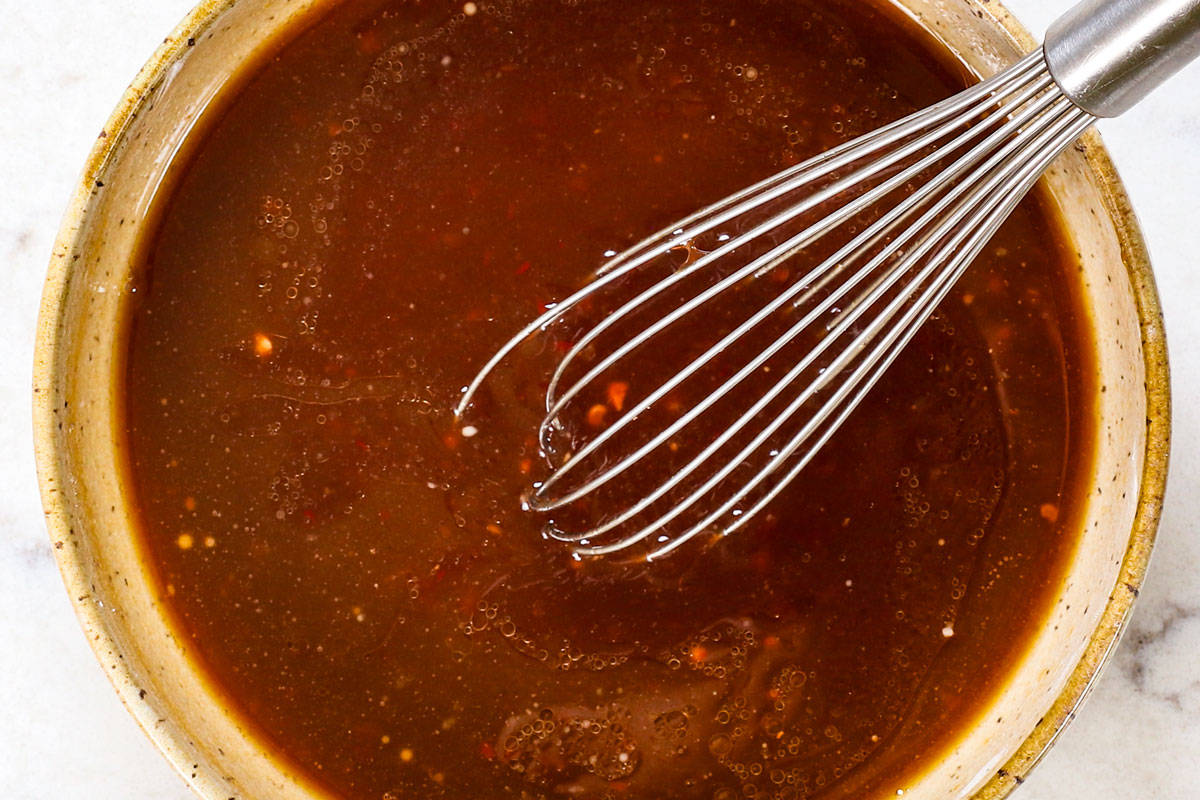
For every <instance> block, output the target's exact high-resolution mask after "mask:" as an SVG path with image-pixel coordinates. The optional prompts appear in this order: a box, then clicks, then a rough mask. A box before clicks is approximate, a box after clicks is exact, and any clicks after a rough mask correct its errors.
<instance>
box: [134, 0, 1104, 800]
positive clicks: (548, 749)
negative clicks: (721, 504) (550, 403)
mask: <svg viewBox="0 0 1200 800" xmlns="http://www.w3.org/2000/svg"><path fill="white" fill-rule="evenodd" d="M466 12H471V13H466ZM963 83H964V77H963V75H962V74H961V72H960V71H958V70H957V69H955V68H954V67H953V65H952V64H951V62H950V61H949V60H948V58H947V57H946V55H945V54H944V53H942V52H939V51H938V50H936V49H935V48H934V47H933V45H932V44H931V43H930V41H929V40H928V39H927V38H926V37H924V35H922V34H920V33H919V32H918V31H916V30H914V29H912V28H911V27H910V26H908V25H902V24H901V23H900V22H899V18H898V16H897V15H895V14H894V13H892V12H890V11H888V10H886V9H883V8H878V7H876V6H874V5H871V4H864V3H860V2H850V0H762V1H761V2H759V1H757V0H756V1H753V2H752V1H751V0H704V2H702V3H668V2H663V1H662V0H629V1H628V2H620V3H618V2H599V1H598V0H572V2H549V1H548V0H546V1H541V0H539V1H537V2H513V3H491V2H479V3H478V5H476V4H475V3H468V4H466V6H463V5H461V4H449V3H443V2H418V3H406V2H404V3H402V2H397V0H363V2H347V3H341V4H336V5H331V6H330V8H329V9H328V11H327V12H323V13H322V15H321V16H319V17H318V18H316V19H314V20H313V21H312V23H311V24H310V25H309V26H308V27H307V28H305V29H304V30H302V31H301V30H297V31H295V32H294V33H293V35H292V38H291V39H290V40H289V41H288V42H287V43H286V44H285V45H284V46H283V47H281V49H280V50H279V51H278V52H277V53H276V54H275V55H274V56H273V57H272V58H270V59H269V60H267V61H265V62H264V63H262V64H260V65H259V66H258V67H257V69H256V70H255V71H254V72H253V73H252V74H249V75H247V76H244V78H243V84H242V85H241V88H240V89H239V90H238V91H237V92H236V93H235V94H233V95H232V96H231V97H229V98H228V99H227V100H226V101H225V103H224V104H223V105H222V106H221V108H220V109H219V110H218V111H217V112H214V115H213V116H212V117H211V119H210V120H209V121H208V123H207V125H206V127H205V129H204V131H203V134H202V138H199V139H197V140H196V141H195V142H194V143H193V147H192V150H191V154H190V155H189V156H188V161H187V162H186V164H185V165H183V168H182V169H181V172H180V175H179V178H178V180H177V181H176V182H175V184H174V185H173V186H172V187H171V188H170V190H169V191H165V192H164V193H163V195H162V197H161V198H159V201H158V208H157V213H158V215H159V220H160V221H159V222H158V224H157V227H156V228H155V230H154V232H153V234H152V235H151V236H150V237H148V238H147V240H146V244H145V248H144V262H145V264H144V268H143V269H142V270H141V272H140V277H139V279H138V287H137V288H138V291H137V292H136V295H135V297H136V298H137V300H136V302H135V303H133V304H132V306H133V307H132V308H131V311H130V315H129V336H128V341H129V349H128V366H127V381H126V392H125V398H124V400H125V404H126V408H127V417H126V418H127V424H128V452H129V463H130V478H131V482H132V486H133V488H134V490H135V492H136V496H137V498H138V500H139V503H140V507H141V514H142V522H143V526H142V531H141V536H142V539H143V544H144V547H145V552H146V557H147V561H148V563H149V565H150V566H151V567H152V569H153V571H154V573H155V575H156V576H157V579H158V581H159V585H160V588H161V594H162V597H163V599H164V602H165V603H166V604H167V606H168V607H169V609H170V611H171V612H172V614H173V616H174V617H175V619H176V621H177V624H178V625H179V627H180V629H181V630H182V631H183V632H184V633H185V635H186V637H187V639H188V640H189V642H190V648H191V650H192V652H193V653H194V654H195V655H196V657H197V659H199V660H200V661H201V662H202V664H203V666H204V668H205V670H206V671H207V673H208V674H209V675H210V676H211V678H212V679H213V680H214V681H215V683H216V684H217V685H218V686H219V687H220V688H221V690H222V691H223V693H224V694H225V696H226V697H227V701H228V703H229V704H230V705H231V706H232V707H234V708H236V709H237V710H238V711H239V712H240V713H241V714H242V715H243V716H244V717H245V719H246V720H247V721H248V722H249V723H250V724H251V725H252V726H253V728H254V729H255V730H256V731H258V732H259V734H260V735H261V736H262V737H263V739H264V741H266V742H268V743H269V744H270V746H271V747H272V749H273V750H275V751H276V752H278V753H279V755H280V757H281V758H284V759H287V760H288V761H289V762H290V763H293V764H294V765H296V766H297V767H298V768H300V769H301V770H302V771H303V772H304V773H305V774H306V775H308V776H310V777H311V778H312V780H313V781H314V782H316V783H318V784H319V785H321V786H323V787H324V788H326V789H328V790H329V791H331V792H333V793H334V794H335V795H337V796H344V797H347V798H372V799H374V800H381V799H383V798H389V799H391V798H407V797H447V798H490V797H553V796H560V795H562V796H572V797H581V798H608V797H612V798H618V797H619V798H668V797H680V798H690V797H698V798H714V800H733V798H741V797H745V798H750V797H759V798H762V797H768V798H809V797H821V798H827V797H828V798H836V797H855V798H862V797H874V796H880V797H883V796H895V793H896V790H897V789H898V788H903V787H904V786H905V785H907V784H906V781H909V780H911V778H912V776H914V775H916V774H918V773H919V772H920V770H921V769H922V768H923V767H924V766H925V765H927V764H928V763H929V762H930V761H931V760H932V759H933V758H934V757H935V756H936V755H938V754H939V753H940V752H941V751H942V750H943V749H944V748H945V747H946V746H947V745H948V744H949V743H951V742H952V741H953V739H954V737H955V736H956V735H958V734H959V733H960V732H961V731H962V730H963V728H964V727H965V726H969V725H971V724H972V723H973V721H974V719H975V717H976V715H977V714H978V712H979V710H980V709H981V708H982V706H983V704H984V703H986V702H987V700H988V699H989V697H991V696H992V694H993V693H994V691H995V690H996V688H997V687H998V686H999V685H1001V683H1002V682H1003V681H1004V679H1005V677H1006V675H1007V674H1008V671H1009V670H1010V669H1011V667H1012V665H1013V663H1014V661H1015V659H1017V658H1019V657H1020V655H1021V653H1022V652H1023V648H1024V647H1025V645H1026V644H1027V642H1028V640H1029V636H1030V634H1031V632H1032V631H1033V630H1035V629H1036V627H1037V626H1038V625H1039V624H1040V622H1041V621H1042V620H1043V619H1044V616H1045V614H1046V613H1047V611H1048V608H1049V605H1050V602H1051V600H1052V597H1053V592H1054V590H1055V587H1056V585H1057V579H1058V576H1059V575H1060V573H1061V569H1062V566H1063V564H1064V561H1065V559H1066V558H1067V557H1068V556H1069V554H1070V553H1071V551H1072V548H1073V547H1074V544H1075V541H1076V537H1077V535H1078V530H1077V529H1078V524H1079V522H1078V517H1077V506H1078V505H1079V500H1080V495H1081V491H1082V490H1081V482H1082V481H1084V480H1086V476H1087V473H1088V470H1089V468H1090V463H1091V461H1090V459H1091V455H1090V454H1091V451H1092V437H1093V435H1094V434H1093V430H1092V427H1091V425H1092V398H1093V396H1094V387H1093V386H1092V384H1091V383H1090V378H1089V376H1090V374H1091V368H1090V366H1089V361H1088V359H1089V358H1090V355H1089V354H1090V350H1089V344H1088V342H1089V337H1090V332H1089V330H1088V328H1087V321H1086V319H1085V315H1084V314H1082V313H1081V312H1080V311H1079V309H1078V302H1079V301H1078V295H1079V292H1078V289H1077V287H1076V285H1075V281H1076V279H1077V278H1076V266H1075V262H1074V261H1073V254H1072V253H1071V252H1070V251H1069V250H1068V249H1067V248H1066V246H1065V244H1064V241H1063V237H1062V234H1061V232H1060V231H1059V229H1058V227H1057V222H1056V219H1055V217H1054V215H1053V213H1052V211H1051V210H1050V207H1049V204H1048V202H1046V201H1045V200H1044V199H1043V198H1040V197H1038V196H1034V197H1031V198H1030V199H1028V200H1027V201H1026V202H1025V203H1024V204H1022V205H1021V206H1020V208H1019V209H1018V210H1017V212H1016V213H1015V214H1014V215H1013V217H1012V219H1011V220H1010V221H1009V223H1008V224H1006V226H1005V227H1004V228H1003V230H1002V231H1001V232H1000V233H999V235H997V237H996V238H995V239H994V240H993V242H992V243H991V244H990V245H989V247H988V248H987V249H986V250H985V253H984V255H983V256H982V257H981V258H980V259H979V261H978V262H977V264H976V265H975V267H974V268H973V269H972V270H971V271H970V272H969V273H968V274H967V276H966V277H965V279H964V280H963V281H962V282H961V283H960V285H959V286H958V287H957V289H956V290H955V291H954V293H953V294H952V295H951V296H950V297H949V298H948V299H947V301H946V302H945V303H944V304H943V305H942V307H941V308H940V309H939V312H938V314H937V315H936V316H935V318H934V319H933V320H932V321H931V322H930V323H929V324H928V325H926V326H925V328H924V329H923V330H922V331H921V332H920V333H919V335H918V336H917V338H916V340H915V341H914V342H913V344H912V346H911V347H910V348H909V349H908V350H907V351H906V352H905V353H904V354H903V356H902V357H901V358H900V359H899V360H898V361H897V363H896V364H895V365H894V366H893V367H892V369H891V370H890V371H889V373H888V374H887V375H886V377H885V378H884V379H883V381H882V382H881V383H880V385H879V386H878V387H877V388H876V390H875V391H874V393H873V394H872V395H871V396H870V398H869V399H868V401H867V403H866V404H865V406H864V407H862V408H861V409H859V410H858V411H857V412H856V414H855V416H854V417H853V418H852V419H851V421H850V422H849V423H848V425H847V426H846V427H845V428H844V429H843V430H842V431H841V433H839V434H838V436H837V437H836V439H835V440H834V441H833V442H832V443H831V445H830V446H829V447H827V448H826V449H825V450H824V451H823V452H822V454H821V455H820V456H819V457H818V458H817V459H816V460H815V461H814V462H813V463H812V464H811V465H810V467H809V468H808V470H807V471H806V472H805V473H804V474H803V476H802V477H801V479H800V480H798V481H797V482H796V483H795V484H793V486H792V487H791V488H790V489H789V490H788V491H787V492H785V493H784V494H783V495H782V496H781V497H779V498H778V499H777V500H776V502H775V503H774V505H773V506H772V508H771V513H770V514H768V515H764V516H763V517H762V519H761V521H757V522H756V523H754V524H752V525H750V526H748V527H747V529H746V530H743V531H740V532H738V534H737V535H735V536H731V537H728V538H727V539H725V540H723V541H721V542H719V543H717V544H715V545H712V546H708V547H705V546H702V545H698V546H695V547H690V546H689V547H685V548H682V549H681V550H680V551H678V552H677V553H675V554H673V555H672V556H671V557H669V558H666V559H664V560H663V561H661V562H656V563H653V564H650V565H646V564H640V565H631V564H615V563H607V562H605V563H601V562H592V561H584V562H578V561H574V560H572V559H571V558H570V557H569V555H568V553H567V552H566V550H565V549H562V548H558V547H556V546H554V545H552V544H550V543H547V542H545V541H543V540H542V538H541V537H540V535H539V533H540V524H541V521H540V520H538V519H536V518H535V517H534V516H533V515H530V514H528V513H525V512H522V511H521V509H520V507H519V502H518V498H519V497H520V495H521V492H522V491H523V490H524V489H525V488H526V486H527V484H528V482H529V480H530V473H531V472H533V471H536V470H537V469H538V468H539V467H540V465H539V464H538V463H537V461H538V454H537V448H536V446H535V445H534V444H533V443H532V441H531V440H530V433H531V431H532V429H533V428H534V427H535V426H536V422H537V420H538V419H539V416H540V415H539V403H540V402H541V400H542V397H541V393H540V392H541V390H542V389H543V388H544V382H545V379H546V374H545V370H546V369H547V367H548V365H549V364H551V363H552V362H549V361H546V359H545V358H541V357H531V358H528V359H521V358H518V359H517V360H516V363H515V364H512V365H509V366H507V367H505V369H504V370H502V372H501V374H500V375H499V377H498V381H499V384H500V385H501V386H502V387H504V389H503V390H502V391H501V390H498V389H495V388H493V389H492V390H490V391H491V394H490V395H489V401H488V402H486V403H482V404H481V405H480V407H479V408H478V409H476V412H475V413H476V414H477V415H478V422H479V428H480V431H481V433H480V434H479V435H478V436H474V437H470V438H464V437H462V436H461V435H460V433H459V432H458V431H459V429H458V427H457V426H456V425H455V423H454V420H453V418H452V414H451V409H452V407H453V405H454V403H455V401H456V400H457V399H458V397H459V391H460V389H461V387H462V386H463V385H464V384H466V383H467V382H468V381H469V380H470V378H471V377H472V376H473V374H474V373H475V371H476V370H477V369H478V368H479V367H480V366H481V365H482V363H483V362H484V361H485V360H486V359H487V357H488V356H489V355H490V354H491V352H492V351H494V349H495V348H496V347H497V346H498V345H500V344H501V343H502V342H504V341H505V340H506V339H507V338H508V337H509V336H510V335H511V334H512V333H513V332H514V331H515V330H517V329H519V328H520V327H521V326H522V325H523V324H525V323H526V322H527V321H528V320H529V319H530V318H531V317H532V316H534V315H536V314H537V313H538V312H539V310H540V308H541V307H542V305H543V304H545V303H547V302H553V301H554V300H556V299H561V298H562V297H564V296H565V295H566V294H568V293H569V292H570V291H572V290H573V289H575V288H577V287H578V286H580V285H581V284H582V283H583V282H585V281H586V280H587V279H588V276H589V275H590V274H591V272H592V270H594V269H595V268H596V266H597V265H598V262H599V260H600V257H601V254H602V253H604V252H605V251H607V250H617V251H619V250H621V249H623V248H624V247H627V246H629V245H630V244H632V243H633V242H634V241H636V240H637V239H639V238H640V237H641V236H643V235H645V234H647V233H650V232H652V231H654V230H657V229H658V228H660V227H661V226H662V225H664V224H666V223H669V222H670V221H672V220H674V219H677V218H679V217H680V216H682V215H684V214H686V213H688V212H690V211H691V210H693V209H695V208H696V207H698V206H700V205H703V204H705V203H708V202H711V201H713V200H715V199H718V198H720V197H722V196H723V195H725V194H727V193H729V192H731V191H733V190H735V189H738V188H740V187H742V186H744V185H746V184H748V183H750V182H752V181H755V180H758V179H760V178H762V177H764V176H766V175H768V174H770V173H772V172H774V171H776V170H778V169H780V168H782V167H784V166H786V165H788V164H792V163H795V162H796V161H798V160H800V159H802V158H804V157H807V156H809V155H812V154H814V153H817V152H820V151H821V150H824V149H826V148H828V147H829V146H831V145H833V144H835V143H837V142H839V141H842V140H844V139H846V138H847V137H850V136H853V135H855V134H858V133H862V132H864V131H866V130H869V129H871V128H873V127H876V126H877V125H879V124H882V123H883V122H885V121H888V120H890V119H894V118H897V117H899V116H901V115H903V114H905V113H906V112H908V111H911V110H912V109H914V108H917V107H919V106H921V105H924V104H927V103H929V102H932V101H934V100H937V99H939V98H941V97H943V96H945V95H947V94H949V93H950V92H952V91H954V90H956V89H957V88H959V87H961V86H962V85H963ZM197 135H198V136H200V134H197Z"/></svg>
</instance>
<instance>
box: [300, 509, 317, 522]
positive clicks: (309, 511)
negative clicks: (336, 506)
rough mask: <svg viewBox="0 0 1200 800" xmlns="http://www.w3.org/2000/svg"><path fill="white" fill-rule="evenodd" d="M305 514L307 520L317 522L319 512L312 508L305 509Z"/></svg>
mask: <svg viewBox="0 0 1200 800" xmlns="http://www.w3.org/2000/svg"><path fill="white" fill-rule="evenodd" d="M303 514H304V521H305V522H315V521H316V519H317V512H315V511H313V510H312V509H311V508H306V509H304V511H303Z"/></svg>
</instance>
